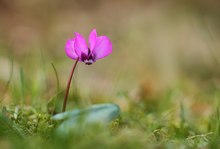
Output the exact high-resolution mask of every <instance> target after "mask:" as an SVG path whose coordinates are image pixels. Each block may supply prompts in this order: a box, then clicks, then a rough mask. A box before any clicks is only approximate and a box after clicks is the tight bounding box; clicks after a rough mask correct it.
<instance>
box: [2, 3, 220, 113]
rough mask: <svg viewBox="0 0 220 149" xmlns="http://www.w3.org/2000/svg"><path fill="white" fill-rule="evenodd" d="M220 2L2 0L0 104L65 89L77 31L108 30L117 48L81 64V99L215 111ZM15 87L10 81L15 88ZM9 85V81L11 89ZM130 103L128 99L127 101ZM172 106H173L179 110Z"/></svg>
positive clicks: (77, 83) (76, 87) (77, 82)
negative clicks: (68, 49) (70, 44)
mask: <svg viewBox="0 0 220 149" xmlns="http://www.w3.org/2000/svg"><path fill="white" fill-rule="evenodd" d="M219 6H220V2H219V1H217V0H193V1H192V0H181V1H180V0H179V1H178V0H166V1H161V0H136V1H133V0H72V1H71V0H63V1H61V0H46V1H45V0H28V1H27V0H0V53H1V54H0V94H1V104H3V105H7V104H15V102H14V101H19V100H21V98H24V99H25V104H26V105H29V104H30V103H31V101H33V100H34V99H36V100H37V101H38V102H41V101H49V99H50V98H51V97H52V96H54V95H56V93H57V81H56V75H55V72H54V69H53V67H52V65H51V64H52V63H53V64H54V66H55V67H56V70H57V73H58V77H59V83H60V84H59V90H60V91H62V90H64V89H65V86H66V82H67V80H68V76H69V73H70V70H71V68H72V65H73V63H74V61H73V60H71V59H69V58H68V57H67V56H66V55H65V52H64V45H65V42H66V41H67V39H68V38H71V37H73V36H74V35H73V32H75V31H76V32H79V33H81V34H83V35H84V37H86V38H87V37H88V35H89V33H90V31H91V30H92V29H93V28H96V29H97V32H98V34H99V35H107V36H109V37H110V39H111V40H112V43H113V53H112V54H111V55H110V56H108V57H106V58H105V59H102V60H99V61H97V62H96V63H94V64H93V65H90V66H87V65H84V64H83V63H80V64H79V65H78V67H77V71H76V74H75V76H74V81H73V85H72V89H71V95H70V100H73V98H74V96H75V94H76V92H77V94H78V95H79V96H80V99H81V102H85V103H96V102H107V101H108V102H115V103H117V104H119V105H120V107H121V108H122V110H125V111H126V110H127V109H128V106H129V103H130V101H131V102H132V103H139V102H142V101H144V102H146V103H147V104H146V105H151V107H147V108H146V109H148V110H149V109H151V110H153V109H156V105H158V103H161V104H163V106H164V108H165V109H168V108H170V107H169V106H167V107H166V106H165V105H166V103H167V102H163V100H164V98H168V97H169V99H170V100H171V101H170V103H172V104H174V105H175V104H177V105H179V103H180V102H184V104H185V105H186V107H188V108H189V109H191V110H192V111H193V112H194V113H196V114H197V115H202V116H204V115H209V114H210V113H211V112H212V111H213V109H214V107H215V105H217V104H218V99H219V96H220V94H219V93H220V92H219V90H220V79H219V75H220V51H219V48H220V42H219V41H220V36H219V35H220V34H219V33H220V9H219ZM8 84H10V85H8ZM7 86H9V87H8V88H9V89H8V88H7ZM128 101H129V102H128ZM172 108H173V107H172Z"/></svg>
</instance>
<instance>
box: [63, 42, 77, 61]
mask: <svg viewBox="0 0 220 149" xmlns="http://www.w3.org/2000/svg"><path fill="white" fill-rule="evenodd" d="M74 42H75V38H72V39H68V40H67V42H66V45H65V52H66V55H67V56H68V57H69V58H71V59H77V58H78V56H77V54H76V52H75V50H74Z"/></svg>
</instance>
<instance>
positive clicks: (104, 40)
mask: <svg viewBox="0 0 220 149" xmlns="http://www.w3.org/2000/svg"><path fill="white" fill-rule="evenodd" d="M92 52H93V54H94V55H95V59H96V60H97V59H101V58H104V57H106V56H108V55H109V54H111V52H112V43H111V41H110V39H109V38H108V37H107V36H99V37H97V38H96V44H95V47H94V49H93V51H92Z"/></svg>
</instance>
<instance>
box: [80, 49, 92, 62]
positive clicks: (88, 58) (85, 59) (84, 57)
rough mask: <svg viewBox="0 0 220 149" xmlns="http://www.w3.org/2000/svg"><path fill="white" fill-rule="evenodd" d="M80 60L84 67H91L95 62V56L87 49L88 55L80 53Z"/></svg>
mask: <svg viewBox="0 0 220 149" xmlns="http://www.w3.org/2000/svg"><path fill="white" fill-rule="evenodd" d="M81 58H82V61H83V62H84V63H85V64H86V65H91V64H93V63H94V62H95V55H94V54H92V53H91V51H90V49H89V48H88V54H85V53H82V55H81Z"/></svg>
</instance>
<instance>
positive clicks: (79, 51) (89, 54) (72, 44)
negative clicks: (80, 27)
mask: <svg viewBox="0 0 220 149" xmlns="http://www.w3.org/2000/svg"><path fill="white" fill-rule="evenodd" d="M74 34H75V38H72V39H68V41H67V42H66V45H65V51H66V55H67V56H68V57H70V58H71V59H74V60H77V59H78V60H79V61H81V62H84V63H85V64H87V65H90V64H92V63H94V62H95V61H96V60H98V59H101V58H104V57H106V56H108V55H109V54H110V53H111V52H112V44H111V41H110V39H109V38H108V37H107V36H98V35H97V33H96V29H93V30H92V31H91V33H90V35H89V46H87V44H86V40H85V38H84V37H83V36H82V35H81V34H79V33H77V32H75V33H74Z"/></svg>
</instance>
